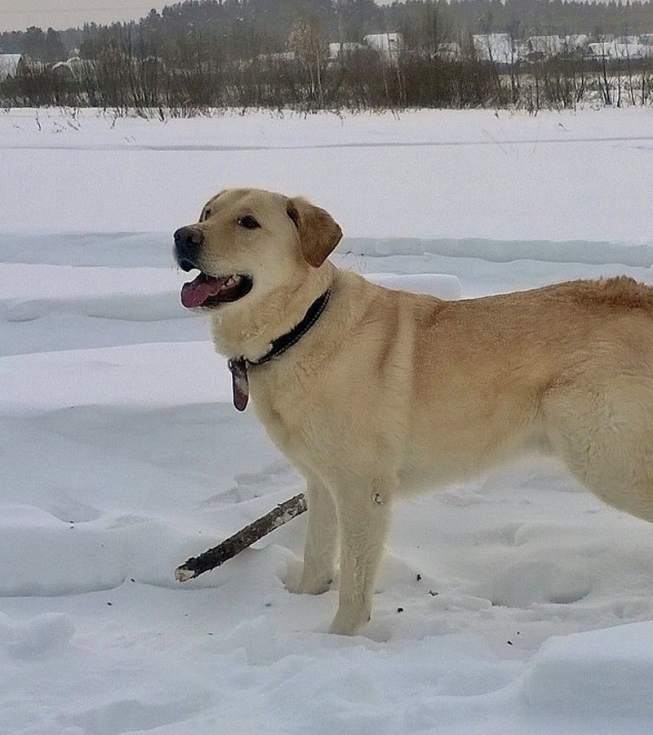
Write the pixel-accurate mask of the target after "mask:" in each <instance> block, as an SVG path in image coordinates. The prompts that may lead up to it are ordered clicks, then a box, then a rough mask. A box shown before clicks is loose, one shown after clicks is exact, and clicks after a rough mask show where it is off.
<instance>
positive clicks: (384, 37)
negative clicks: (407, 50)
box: [363, 33, 404, 64]
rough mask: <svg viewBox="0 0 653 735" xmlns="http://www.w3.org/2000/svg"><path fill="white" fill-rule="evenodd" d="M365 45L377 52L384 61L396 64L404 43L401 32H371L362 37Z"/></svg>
mask: <svg viewBox="0 0 653 735" xmlns="http://www.w3.org/2000/svg"><path fill="white" fill-rule="evenodd" d="M363 41H365V43H366V44H367V46H368V47H369V48H371V49H373V50H374V51H376V52H378V53H379V54H380V55H381V57H382V58H383V59H384V61H387V62H390V63H393V64H396V63H397V61H398V60H399V54H400V53H401V49H402V47H403V45H404V39H403V36H402V35H401V33H371V34H369V35H367V36H365V37H364V38H363Z"/></svg>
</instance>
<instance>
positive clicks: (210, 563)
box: [175, 493, 307, 582]
mask: <svg viewBox="0 0 653 735" xmlns="http://www.w3.org/2000/svg"><path fill="white" fill-rule="evenodd" d="M306 508H307V506H306V496H305V495H304V493H300V494H299V495H295V497H294V498H290V500H286V501H285V502H284V503H280V504H279V505H277V507H276V508H274V509H273V510H271V511H270V512H269V513H266V514H265V515H264V516H261V517H260V518H257V519H256V520H255V521H254V522H253V523H250V524H249V525H248V526H245V528H241V529H240V531H238V533H235V534H234V535H233V536H230V537H229V538H228V539H226V540H225V541H223V542H222V543H221V544H218V545H217V546H214V547H213V548H212V549H208V551H205V552H204V553H203V554H200V555H199V556H191V558H190V559H188V560H187V561H186V562H184V564H182V565H181V566H179V567H177V569H176V570H175V579H176V580H177V582H187V581H188V580H189V579H194V578H195V577H199V575H200V574H204V572H208V571H209V569H215V567H219V566H220V565H221V564H224V563H225V562H226V561H228V560H229V559H231V558H232V557H234V556H236V554H240V552H241V551H242V550H243V549H246V548H247V547H248V546H251V545H252V544H253V543H255V542H256V541H258V540H259V539H260V538H262V537H263V536H265V535H266V534H268V533H270V532H271V531H274V529H275V528H279V526H283V524H284V523H288V521H290V520H292V519H293V518H294V517H295V516H298V515H301V514H302V513H304V512H305V511H306Z"/></svg>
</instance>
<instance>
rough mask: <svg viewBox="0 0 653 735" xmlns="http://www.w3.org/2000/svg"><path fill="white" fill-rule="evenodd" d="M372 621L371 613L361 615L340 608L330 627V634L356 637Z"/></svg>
mask: <svg viewBox="0 0 653 735" xmlns="http://www.w3.org/2000/svg"><path fill="white" fill-rule="evenodd" d="M369 621H370V615H369V613H363V614H359V613H357V612H354V611H352V610H343V609H342V608H340V609H339V610H338V612H337V614H336V616H335V618H334V619H333V622H332V623H331V626H330V627H329V633H334V634H335V635H356V633H358V631H359V630H360V629H361V628H362V627H363V626H364V625H366V624H367V623H369Z"/></svg>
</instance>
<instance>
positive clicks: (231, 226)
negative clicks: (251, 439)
mask: <svg viewBox="0 0 653 735" xmlns="http://www.w3.org/2000/svg"><path fill="white" fill-rule="evenodd" d="M341 237H342V232H341V229H340V227H339V226H338V224H337V223H336V222H335V221H334V219H333V218H332V217H331V216H330V215H329V214H328V213H327V212H326V211H324V210H323V209H321V208H319V207H316V206H314V205H312V204H310V203H309V202H308V201H306V200H305V199H303V198H300V197H296V198H289V197H286V196H283V195H281V194H276V193H272V192H267V191H262V190H255V189H230V190H225V191H223V192H221V193H219V194H218V195H217V196H215V197H213V198H212V199H211V200H210V201H209V202H208V203H207V204H206V205H205V206H204V208H203V209H202V213H201V216H200V219H199V221H198V222H197V223H195V224H192V225H188V226H186V227H182V228H180V229H179V230H177V231H176V232H175V235H174V238H175V255H176V260H177V262H178V264H179V266H180V267H181V268H182V269H183V270H184V271H191V270H193V269H197V270H199V271H200V273H199V275H198V276H197V277H196V278H195V279H194V280H193V281H191V282H189V283H187V284H185V285H184V286H183V289H182V294H181V299H182V303H183V304H184V305H185V306H186V307H188V308H191V309H197V310H200V311H204V312H206V313H207V314H208V316H209V317H210V323H211V329H212V334H213V339H214V342H215V346H216V349H217V351H218V352H219V353H221V354H222V355H224V356H225V357H227V358H228V359H229V360H230V363H229V365H230V368H231V371H232V374H233V385H234V403H235V405H236V407H237V408H239V409H240V410H243V409H244V408H245V406H246V405H247V402H248V400H249V395H250V393H251V398H252V402H253V405H254V408H255V411H256V413H257V415H258V417H259V419H260V420H261V422H262V423H263V425H264V426H265V428H266V430H267V432H268V434H269V436H270V437H271V438H272V440H273V441H274V443H275V444H276V445H277V447H278V448H279V449H280V450H281V451H282V452H283V453H284V454H285V455H286V457H288V459H289V460H290V461H291V462H292V463H293V464H294V465H295V467H297V468H298V470H299V471H300V472H301V474H302V475H303V476H304V477H305V479H306V483H307V497H308V530H307V538H306V546H305V554H304V567H303V573H302V577H301V583H300V585H299V589H298V590H296V591H299V592H303V593H309V594H319V593H321V592H324V591H325V590H327V589H328V587H329V585H330V584H331V582H332V580H333V579H334V575H335V564H336V556H337V553H338V550H339V557H340V590H339V606H338V610H337V613H336V615H335V618H334V619H333V622H332V624H331V628H330V630H331V631H332V632H334V633H338V634H347V635H351V634H354V633H356V632H357V631H358V630H359V629H360V628H361V627H362V626H363V625H365V624H366V623H367V622H368V620H369V619H370V615H371V608H372V593H373V586H374V578H375V573H376V571H377V567H378V565H379V561H380V559H381V555H382V549H383V542H384V538H385V536H386V533H387V529H388V523H389V518H390V509H391V507H392V504H393V502H394V501H395V499H396V498H397V497H398V496H399V494H400V493H402V494H407V493H411V492H419V491H421V490H425V489H432V488H434V487H438V486H440V487H442V486H444V485H446V484H447V483H450V482H452V481H460V480H464V479H466V478H472V477H474V476H477V475H478V474H479V473H482V472H483V471H485V470H487V469H489V468H490V467H492V466H493V465H497V464H498V463H502V462H506V461H508V460H510V459H511V458H514V457H516V456H517V455H519V454H522V453H524V452H528V451H540V452H544V453H546V454H550V455H556V456H557V457H559V458H560V459H561V460H562V461H563V462H564V463H565V464H566V466H567V467H568V468H569V470H570V471H571V473H572V474H573V475H574V476H575V477H576V478H578V479H579V480H580V481H581V482H582V483H583V484H584V485H585V486H586V487H587V488H588V489H589V490H591V491H592V492H594V493H595V494H596V495H597V496H598V497H599V498H601V499H602V500H604V501H605V502H607V503H609V504H610V505H612V506H614V507H616V508H618V509H620V510H623V511H627V512H628V513H631V514H632V515H634V516H637V517H639V518H643V519H646V520H648V521H653V289H652V288H649V287H648V286H646V285H643V284H640V283H638V282H636V281H634V280H632V279H630V278H626V277H618V278H610V279H606V280H598V281H574V282H568V283H560V284H557V285H551V286H547V287H544V288H538V289H535V290H530V291H522V292H516V293H508V294H501V295H497V296H489V297H484V298H475V299H469V300H460V301H443V300H440V299H437V298H434V297H431V296H424V295H417V294H412V293H407V292H403V291H395V290H390V289H387V288H383V287H381V286H377V285H373V284H371V283H369V282H368V281H366V280H365V279H364V278H362V277H361V276H360V275H357V274H355V273H351V272H346V271H343V270H339V269H338V268H336V266H335V265H334V264H333V263H332V262H331V261H330V260H329V259H328V256H329V255H330V254H331V253H332V251H333V250H334V248H335V247H336V245H337V244H338V242H339V241H340V239H341Z"/></svg>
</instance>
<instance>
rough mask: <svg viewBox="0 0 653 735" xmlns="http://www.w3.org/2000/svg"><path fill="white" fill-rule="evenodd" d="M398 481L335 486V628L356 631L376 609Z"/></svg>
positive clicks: (333, 628)
mask: <svg viewBox="0 0 653 735" xmlns="http://www.w3.org/2000/svg"><path fill="white" fill-rule="evenodd" d="M393 490H394V485H393V484H392V483H390V482H388V481H386V480H381V479H378V478H377V479H374V480H372V481H369V480H367V481H358V480H357V481H355V482H353V483H351V484H349V483H348V484H347V486H344V485H340V484H338V485H336V486H334V491H335V492H334V494H335V499H336V508H337V513H338V525H339V529H340V601H339V606H338V612H337V614H336V616H335V618H334V620H333V623H332V624H331V628H330V630H331V632H332V633H338V634H340V635H353V634H354V633H356V631H357V630H358V629H359V628H360V627H361V626H363V625H365V624H366V623H367V622H368V621H369V619H370V615H371V612H372V595H373V593H374V579H375V576H376V571H377V568H378V566H379V561H380V560H381V555H382V554H383V541H384V539H385V536H386V532H387V529H388V520H389V516H390V500H391V495H392V492H393Z"/></svg>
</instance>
